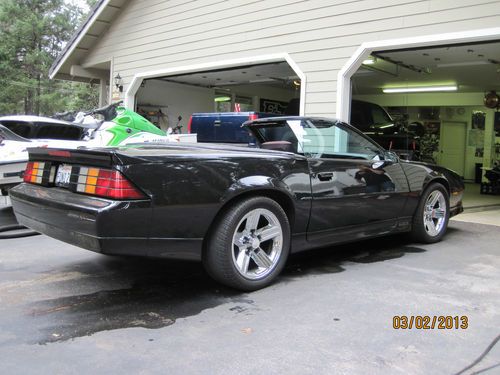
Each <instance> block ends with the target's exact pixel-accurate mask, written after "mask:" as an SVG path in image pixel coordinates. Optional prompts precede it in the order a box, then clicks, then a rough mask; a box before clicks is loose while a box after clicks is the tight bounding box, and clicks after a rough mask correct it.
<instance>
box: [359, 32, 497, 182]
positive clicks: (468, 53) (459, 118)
mask: <svg viewBox="0 0 500 375" xmlns="http://www.w3.org/2000/svg"><path fill="white" fill-rule="evenodd" d="M351 85H352V98H353V99H355V100H357V101H358V102H363V103H372V105H374V106H376V107H378V108H382V109H383V110H385V111H387V112H388V113H389V115H390V116H391V117H392V122H393V123H394V125H395V126H394V127H393V128H391V129H390V131H384V130H385V129H383V126H382V129H380V126H379V127H378V128H377V121H379V119H377V118H375V117H372V118H371V119H370V121H372V124H370V125H373V126H372V128H371V129H369V131H371V132H372V134H373V135H374V137H375V138H377V140H380V142H381V143H383V145H384V146H385V147H390V146H391V139H401V138H406V139H409V140H410V142H406V146H407V147H412V145H413V143H412V142H413V141H414V140H415V141H416V145H417V148H418V154H417V155H416V156H415V158H416V159H418V158H420V159H421V160H423V161H428V162H434V163H437V164H439V165H443V166H445V167H448V168H451V169H454V170H456V172H458V173H459V174H460V175H462V176H464V178H465V179H466V180H469V181H476V182H480V181H481V179H482V180H483V182H486V179H485V177H484V176H485V171H486V170H490V169H492V168H493V167H494V164H493V163H491V160H493V161H495V160H499V159H500V147H499V146H500V123H498V116H497V117H495V113H496V112H497V111H498V110H499V109H500V106H499V105H498V104H494V103H499V102H500V101H495V100H494V99H495V98H496V97H497V94H496V93H498V92H500V41H496V40H492V41H487V42H482V43H481V42H477V43H462V44H446V45H442V44H441V45H436V46H431V47H429V46H426V47H425V48H409V49H398V50H380V51H373V52H372V53H371V55H370V56H369V58H367V59H366V60H365V61H363V64H362V66H361V67H360V68H359V69H358V71H357V72H356V73H355V74H354V75H353V76H352V78H351ZM485 96H489V97H491V98H492V99H493V100H492V101H491V103H488V102H485ZM353 103H354V102H353ZM485 103H486V104H487V105H485ZM358 106H359V105H358ZM355 107H356V106H355V105H354V104H353V107H352V109H351V120H352V122H353V123H354V124H355V125H356V122H357V121H360V120H359V119H358V118H359V114H357V113H356V108H355ZM364 126H365V127H366V124H365V125H364ZM384 133H385V134H384ZM384 140H386V141H385V142H384Z"/></svg>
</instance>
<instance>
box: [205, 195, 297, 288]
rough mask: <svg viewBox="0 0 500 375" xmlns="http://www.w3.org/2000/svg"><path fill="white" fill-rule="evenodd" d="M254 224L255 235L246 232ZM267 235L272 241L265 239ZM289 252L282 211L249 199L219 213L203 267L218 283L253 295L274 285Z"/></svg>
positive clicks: (260, 199)
mask: <svg viewBox="0 0 500 375" xmlns="http://www.w3.org/2000/svg"><path fill="white" fill-rule="evenodd" d="M255 218H257V219H255ZM255 220H256V221H257V222H256V225H255V228H256V229H255V231H253V232H252V231H251V230H250V231H249V230H248V228H250V227H253V224H252V223H253V222H255ZM266 223H267V224H266ZM264 229H266V232H264V231H263V230H264ZM271 229H272V230H271ZM273 231H274V232H273ZM280 233H281V234H280ZM260 234H262V235H263V236H261V235H260ZM271 235H273V236H274V237H272V238H269V239H267V240H266V239H265V238H267V237H269V236H271ZM264 236H265V237H264ZM259 238H263V239H264V240H262V241H260V239H259ZM235 239H237V240H236V242H235ZM242 249H244V250H242ZM289 251H290V224H289V222H288V217H287V215H286V213H285V211H284V210H283V208H282V207H281V206H280V205H279V204H278V203H276V202H275V201H274V200H272V199H270V198H266V197H253V198H248V199H245V200H242V201H239V202H238V203H236V204H235V205H233V206H231V207H229V208H228V209H226V210H225V211H224V212H223V214H222V216H221V217H220V219H219V220H218V221H217V222H216V224H215V226H214V228H213V230H212V232H211V233H210V234H209V238H208V241H207V247H206V249H205V252H204V257H203V265H204V267H205V269H206V270H207V272H208V274H209V275H210V276H212V277H213V278H214V279H215V280H217V281H218V282H220V283H222V284H224V285H227V286H229V287H232V288H235V289H239V290H242V291H254V290H257V289H261V288H264V287H266V286H268V285H269V284H271V283H272V282H273V281H274V279H275V278H276V277H277V276H278V275H279V274H280V272H281V271H282V269H283V267H284V266H285V263H286V260H287V258H288V254H289ZM259 264H261V265H264V267H261V266H259ZM245 266H246V267H245ZM266 267H267V268H266ZM245 270H246V272H245Z"/></svg>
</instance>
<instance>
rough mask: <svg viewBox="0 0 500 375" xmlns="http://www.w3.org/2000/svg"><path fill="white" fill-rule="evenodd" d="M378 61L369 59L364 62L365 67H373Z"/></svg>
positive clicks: (372, 58)
mask: <svg viewBox="0 0 500 375" xmlns="http://www.w3.org/2000/svg"><path fill="white" fill-rule="evenodd" d="M375 61H376V59H375V58H374V57H371V58H369V59H366V60H363V65H373V64H375Z"/></svg>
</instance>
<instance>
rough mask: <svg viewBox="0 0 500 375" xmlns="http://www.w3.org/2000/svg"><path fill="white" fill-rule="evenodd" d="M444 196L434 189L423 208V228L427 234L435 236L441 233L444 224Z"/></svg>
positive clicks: (445, 213)
mask: <svg viewBox="0 0 500 375" xmlns="http://www.w3.org/2000/svg"><path fill="white" fill-rule="evenodd" d="M446 215H447V212H446V198H445V196H444V195H443V193H442V192H441V191H439V190H434V191H433V192H432V193H431V194H429V197H428V198H427V201H426V202H425V208H424V228H425V231H426V232H427V234H428V235H429V236H431V237H435V236H437V235H439V233H441V230H443V228H444V225H445V224H446Z"/></svg>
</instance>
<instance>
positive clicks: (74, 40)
mask: <svg viewBox="0 0 500 375" xmlns="http://www.w3.org/2000/svg"><path fill="white" fill-rule="evenodd" d="M110 1H111V0H99V1H98V2H97V3H96V4H95V5H94V7H93V8H92V9H91V11H90V13H89V16H88V17H87V19H86V20H85V22H83V23H82V24H81V25H80V27H79V28H78V30H76V32H75V33H74V34H73V36H72V37H71V39H70V40H69V41H68V43H67V44H66V46H65V47H64V49H63V50H62V51H61V53H60V54H59V56H57V58H56V59H55V60H54V62H53V63H52V66H51V67H50V69H49V78H50V79H54V78H55V76H56V75H57V74H58V72H59V70H60V69H61V67H62V66H63V65H64V63H65V62H66V61H67V59H68V58H69V56H70V55H71V54H72V53H73V51H74V50H75V48H76V47H77V46H78V44H79V43H80V41H81V40H82V38H83V37H84V36H85V34H86V33H87V32H88V30H89V29H90V27H92V25H93V24H94V22H95V21H96V20H97V19H98V18H99V16H100V15H101V13H102V12H103V10H104V9H105V8H106V6H107V5H108V3H109V2H110Z"/></svg>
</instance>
